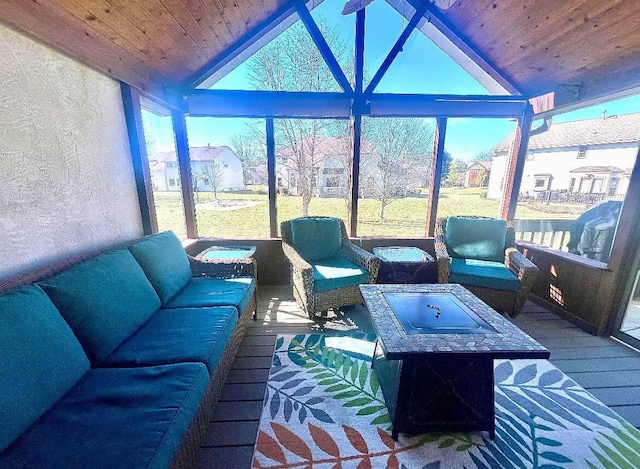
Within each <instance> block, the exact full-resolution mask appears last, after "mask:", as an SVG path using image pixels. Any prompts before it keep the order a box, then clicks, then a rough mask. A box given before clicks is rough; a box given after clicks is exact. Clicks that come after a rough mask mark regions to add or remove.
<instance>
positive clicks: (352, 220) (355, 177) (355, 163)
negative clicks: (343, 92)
mask: <svg viewBox="0 0 640 469" xmlns="http://www.w3.org/2000/svg"><path fill="white" fill-rule="evenodd" d="M364 26H365V9H364V8H363V9H362V10H358V12H357V13H356V54H355V59H354V60H355V64H354V65H355V74H356V83H355V94H354V96H355V98H354V101H353V107H352V109H351V112H352V114H353V121H352V129H351V131H352V133H353V159H352V161H351V188H350V194H349V197H350V199H349V200H350V202H351V213H350V214H349V235H350V236H351V237H352V238H355V237H356V236H357V235H358V195H359V193H360V146H361V140H362V113H363V111H364V110H365V106H364V104H365V103H364V100H363V95H362V88H363V86H364V85H363V80H364Z"/></svg>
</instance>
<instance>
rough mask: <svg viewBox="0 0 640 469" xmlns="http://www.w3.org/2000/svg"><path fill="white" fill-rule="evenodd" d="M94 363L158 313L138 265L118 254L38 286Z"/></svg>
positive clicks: (121, 252) (121, 251)
mask: <svg viewBox="0 0 640 469" xmlns="http://www.w3.org/2000/svg"><path fill="white" fill-rule="evenodd" d="M40 286H41V287H42V288H43V290H44V291H45V292H46V293H47V295H49V297H50V298H51V300H52V301H53V303H54V304H55V305H56V307H57V308H58V309H59V310H60V313H61V314H62V317H64V319H65V320H66V321H67V323H69V325H70V326H71V329H72V330H73V332H74V333H75V335H76V337H78V340H79V341H80V343H81V344H82V346H83V347H84V349H85V352H86V353H87V356H88V357H89V359H90V360H91V362H92V363H96V362H99V361H100V360H103V359H104V358H106V357H107V356H109V354H110V353H111V352H113V350H114V349H115V348H116V347H117V346H118V345H120V344H121V343H122V342H124V340H125V339H126V338H128V337H129V336H130V335H131V334H133V333H134V332H135V331H136V329H138V328H139V327H140V326H141V325H142V324H144V323H145V322H146V321H147V319H149V318H150V317H151V315H152V314H153V313H155V312H156V311H157V310H158V309H159V308H160V299H159V298H158V295H157V294H156V292H155V290H154V289H153V287H152V286H151V284H150V283H149V280H147V277H146V276H145V274H144V272H143V271H142V269H141V268H140V265H139V264H138V263H137V262H136V260H135V259H134V258H133V256H132V255H131V253H130V252H129V251H127V250H126V249H117V250H114V251H111V252H108V253H106V254H102V255H100V256H98V257H96V258H94V259H91V260H89V261H86V262H83V263H82V264H78V265H75V266H73V267H71V268H70V269H67V270H65V271H63V272H60V273H59V274H57V275H54V276H53V277H51V278H49V279H46V280H43V281H42V282H40Z"/></svg>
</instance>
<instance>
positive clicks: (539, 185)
mask: <svg viewBox="0 0 640 469" xmlns="http://www.w3.org/2000/svg"><path fill="white" fill-rule="evenodd" d="M512 141H513V134H511V135H509V136H508V137H507V138H505V139H504V140H503V141H502V142H500V143H499V144H498V145H497V146H496V147H495V148H494V149H493V155H494V156H493V162H492V168H491V176H490V178H489V190H488V194H487V197H488V198H492V199H498V198H500V197H501V194H502V190H503V186H504V181H505V179H506V171H507V168H506V167H507V155H508V153H509V150H510V147H511V142H512ZM639 148H640V113H634V114H625V115H619V116H610V117H606V116H603V117H601V118H597V119H585V120H580V121H574V122H562V123H554V124H551V125H550V126H549V127H548V128H547V129H546V130H544V131H542V132H539V133H536V131H535V130H533V131H532V134H531V137H530V138H529V147H528V152H527V159H526V161H525V165H524V171H523V175H522V182H521V185H520V195H521V196H525V197H533V198H541V197H542V196H543V195H544V196H545V197H547V196H549V194H563V198H566V199H568V200H569V201H570V200H571V199H572V197H573V198H575V199H576V200H577V199H578V198H580V199H581V198H584V195H582V196H580V194H590V197H592V199H593V200H591V201H592V202H593V201H596V199H597V200H609V199H614V200H623V198H624V195H625V194H626V193H627V188H628V187H629V179H630V177H631V169H632V168H633V165H634V163H635V161H636V157H637V155H638V149H639Z"/></svg>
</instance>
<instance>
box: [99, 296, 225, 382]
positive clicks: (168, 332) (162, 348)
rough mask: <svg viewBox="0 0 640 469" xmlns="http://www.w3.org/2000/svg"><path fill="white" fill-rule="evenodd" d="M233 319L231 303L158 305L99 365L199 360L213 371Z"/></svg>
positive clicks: (124, 365) (163, 363)
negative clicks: (203, 305) (193, 306)
mask: <svg viewBox="0 0 640 469" xmlns="http://www.w3.org/2000/svg"><path fill="white" fill-rule="evenodd" d="M237 323H238V314H237V313H236V309H235V308H234V307H232V306H223V307H219V308H192V309H161V310H160V311H158V312H157V313H156V314H154V315H153V317H152V318H151V319H149V320H148V321H147V322H146V323H145V324H144V325H143V326H142V327H141V328H140V329H138V330H137V331H136V332H135V333H134V334H133V335H132V336H131V337H129V338H128V339H127V340H125V341H124V343H122V344H121V345H120V346H119V347H118V348H117V349H115V350H114V352H113V353H112V354H111V355H109V356H108V357H107V358H106V359H105V360H103V361H102V362H101V363H100V365H99V366H101V367H107V368H116V367H118V368H119V367H139V366H153V365H169V364H171V363H188V362H199V363H203V364H205V365H206V366H207V369H208V370H209V373H210V374H213V372H214V371H215V370H216V367H217V366H218V361H219V360H220V357H221V356H222V353H223V352H224V349H225V348H226V346H227V343H228V342H229V339H230V338H231V335H232V334H233V331H234V329H235V327H236V324H237Z"/></svg>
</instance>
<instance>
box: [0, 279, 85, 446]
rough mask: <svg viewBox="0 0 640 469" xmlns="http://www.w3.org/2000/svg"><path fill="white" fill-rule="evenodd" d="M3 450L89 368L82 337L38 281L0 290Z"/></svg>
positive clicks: (0, 427)
mask: <svg viewBox="0 0 640 469" xmlns="http://www.w3.org/2000/svg"><path fill="white" fill-rule="evenodd" d="M0 360H1V362H2V364H1V365H0V422H2V423H1V424H0V451H3V450H4V449H5V448H7V447H8V446H9V444H11V442H12V441H13V440H15V439H16V438H17V437H18V436H19V435H20V434H21V433H22V432H24V431H25V430H26V429H27V428H28V427H29V426H30V425H31V424H32V423H34V422H35V421H36V420H37V419H38V418H39V417H40V416H41V415H43V414H44V413H45V412H46V411H47V410H48V409H49V408H50V407H51V406H53V405H54V404H55V403H56V402H57V401H58V400H59V399H60V398H61V397H62V396H63V395H64V394H66V393H67V391H69V390H70V389H71V388H72V387H73V386H74V385H75V384H76V383H77V382H78V381H79V380H80V378H81V377H82V376H83V375H84V374H85V373H86V372H87V371H88V370H89V360H88V359H87V356H86V355H85V353H84V351H83V350H82V347H81V345H80V344H79V343H78V339H76V337H75V336H74V335H73V332H71V329H70V328H69V326H68V324H67V323H66V322H64V319H62V316H60V312H59V311H58V310H57V309H56V307H55V306H54V305H53V303H52V302H51V300H50V299H49V298H48V297H47V295H45V293H44V292H43V291H42V289H40V287H38V286H37V285H29V286H25V287H20V288H16V289H15V290H11V291H9V292H7V293H5V294H3V295H0Z"/></svg>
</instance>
